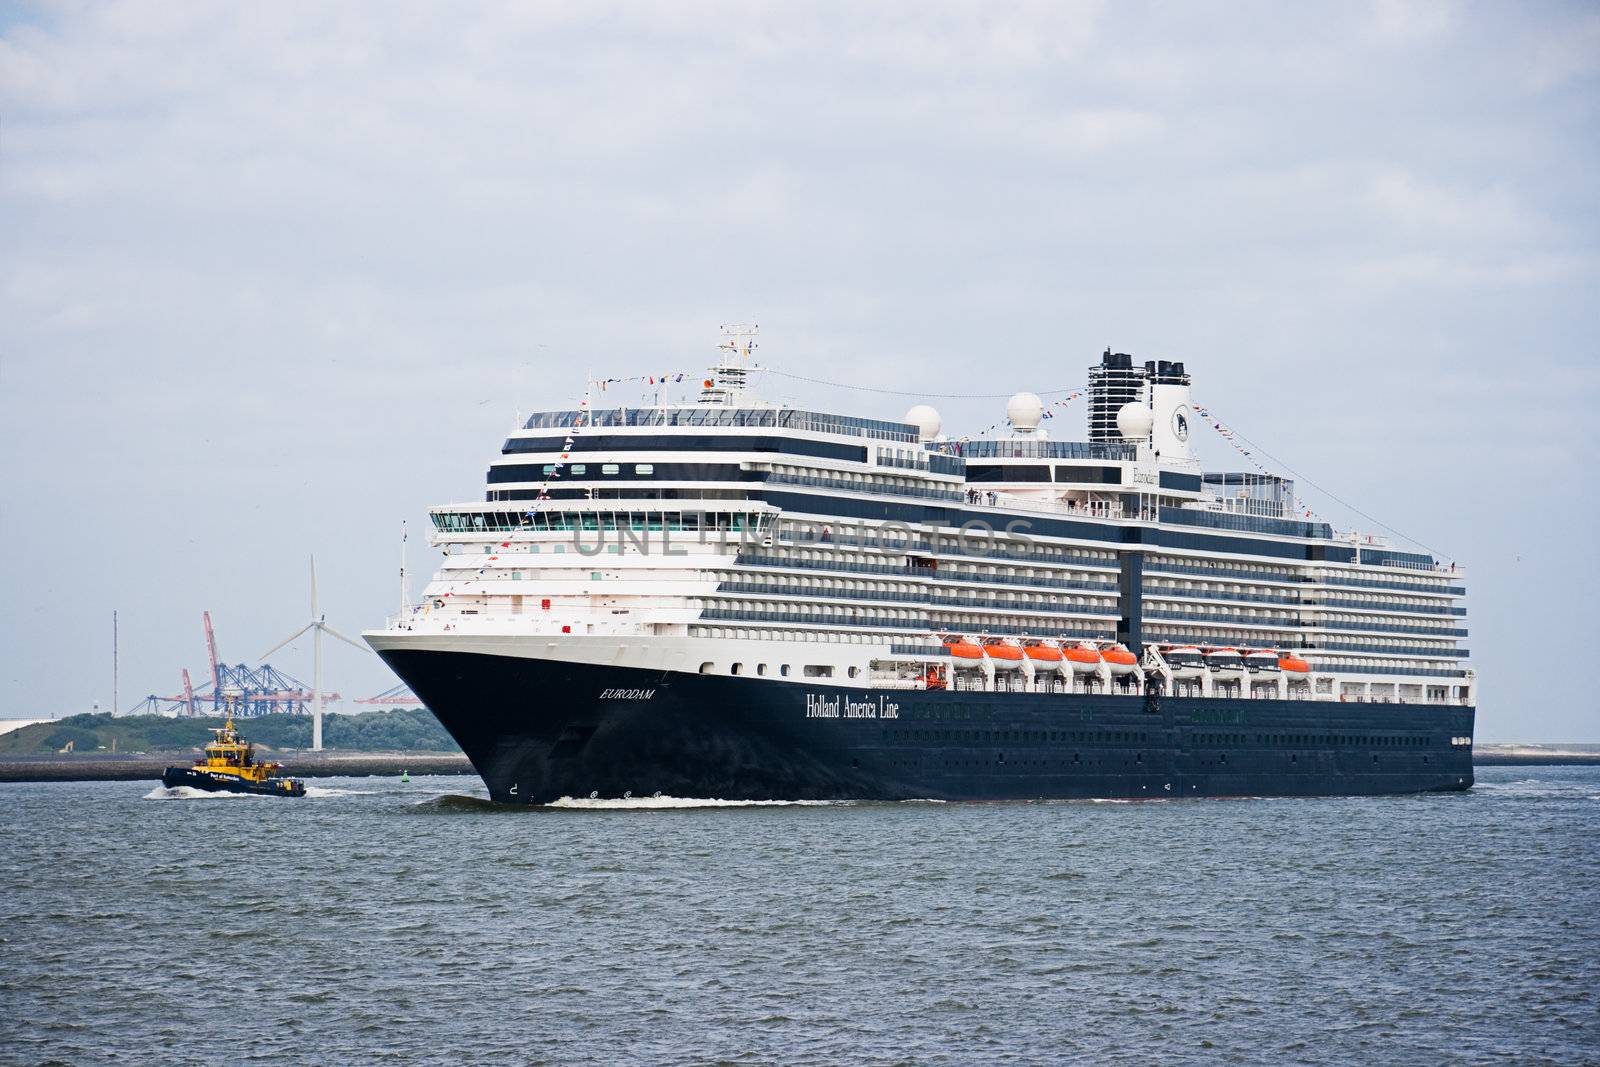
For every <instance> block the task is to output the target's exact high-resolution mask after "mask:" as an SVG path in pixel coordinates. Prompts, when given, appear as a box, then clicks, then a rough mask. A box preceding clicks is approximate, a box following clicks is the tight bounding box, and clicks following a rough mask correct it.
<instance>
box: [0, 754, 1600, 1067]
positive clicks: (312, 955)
mask: <svg viewBox="0 0 1600 1067" xmlns="http://www.w3.org/2000/svg"><path fill="white" fill-rule="evenodd" d="M1479 782H1480V784H1479V786H1478V787H1477V788H1476V789H1475V790H1473V791H1472V792H1471V793H1470V794H1465V795H1452V796H1427V797H1397V798H1382V799H1362V800H1344V799H1339V800H1261V801H1209V802H1207V801H1200V802H1183V801H1174V802H1166V803H1135V804H989V805H961V804H860V805H806V806H798V805H794V806H789V805H779V806H770V805H768V806H759V805H758V806H717V807H692V806H689V807H686V806H683V805H682V804H681V802H676V803H675V802H672V801H667V800H662V801H654V802H652V801H643V802H640V803H639V804H637V805H636V806H635V807H634V808H633V809H630V810H618V806H617V805H608V804H591V803H589V802H582V803H579V804H575V805H573V806H572V807H569V808H566V809H563V810H545V811H515V810H505V809H499V808H495V807H493V806H491V805H489V804H488V803H487V802H485V801H483V800H481V799H478V798H481V797H482V795H483V793H482V789H481V788H480V787H479V785H478V783H477V781H476V780H475V779H468V778H421V779H416V780H413V781H412V782H411V783H410V784H408V785H402V784H400V783H399V782H398V781H397V780H393V779H389V780H379V779H339V780H332V781H323V782H318V783H317V785H316V787H315V788H314V789H313V792H312V795H311V796H309V797H307V798H306V799H304V800H299V801H296V800H287V799H279V798H254V797H227V798H213V797H194V796H187V797H184V796H169V795H168V794H167V791H165V790H161V789H155V790H152V789H151V787H150V785H149V784H148V783H144V784H140V783H96V784H71V785H29V786H0V1060H5V1061H10V1062H19V1063H37V1062H50V1061H56V1062H64V1063H74V1064H76V1063H90V1062H108V1061H110V1062H126V1063H139V1064H144V1063H152V1062H173V1063H179V1062H223V1061H229V1062H233V1061H257V1060H259V1061H275V1062H285V1063H351V1062H366V1063H375V1062H394V1063H407V1064H410V1063H423V1062H430V1063H432V1062H437V1063H482V1062H516V1063H527V1062H543V1063H556V1064H567V1063H586V1062H593V1063H618V1062H628V1063H677V1062H708V1061H732V1062H752V1063H770V1062H781V1063H815V1064H834V1063H855V1062H873V1063H924V1062H925V1063H950V1064H968V1063H985V1062H1017V1063H1036V1062H1044V1061H1049V1060H1052V1059H1054V1060H1063V1059H1080V1060H1093V1061H1097V1062H1124V1063H1141V1064H1142V1063H1146V1062H1150V1061H1152V1060H1154V1061H1169V1062H1170V1061H1183V1060H1213V1059H1221V1060H1235V1061H1252V1062H1274V1063H1278V1062H1348V1061H1354V1060H1363V1061H1380V1062H1400V1061H1410V1062H1429V1063H1433V1062H1440V1061H1463V1062H1465V1061H1473V1062H1481V1061H1494V1060H1505V1061H1517V1062H1526V1061H1530V1060H1531V1061H1538V1060H1548V1061H1557V1062H1581V1061H1591V1062H1592V1061H1594V1060H1596V1059H1597V1058H1600V862H1597V861H1600V835H1597V831H1600V768H1536V769H1528V768H1486V769H1483V770H1482V771H1481V772H1480V777H1479Z"/></svg>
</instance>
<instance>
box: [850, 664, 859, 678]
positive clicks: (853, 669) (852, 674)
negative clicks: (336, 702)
mask: <svg viewBox="0 0 1600 1067" xmlns="http://www.w3.org/2000/svg"><path fill="white" fill-rule="evenodd" d="M860 673H861V668H860V667H851V668H850V671H849V674H850V677H852V678H854V677H855V676H856V675H858V674H860Z"/></svg>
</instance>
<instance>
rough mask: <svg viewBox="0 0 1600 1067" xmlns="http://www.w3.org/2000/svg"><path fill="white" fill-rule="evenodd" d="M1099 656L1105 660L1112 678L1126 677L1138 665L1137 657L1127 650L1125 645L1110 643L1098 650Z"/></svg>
mask: <svg viewBox="0 0 1600 1067" xmlns="http://www.w3.org/2000/svg"><path fill="white" fill-rule="evenodd" d="M1100 658H1101V659H1103V660H1105V661H1106V666H1107V667H1108V668H1109V669H1110V671H1111V675H1112V677H1114V678H1126V677H1127V676H1128V675H1130V674H1132V673H1133V672H1134V668H1136V667H1138V666H1139V657H1138V656H1135V655H1134V654H1133V653H1132V652H1129V651H1128V647H1127V646H1126V645H1112V646H1111V647H1110V648H1107V649H1103V650H1102V651H1101V652H1100Z"/></svg>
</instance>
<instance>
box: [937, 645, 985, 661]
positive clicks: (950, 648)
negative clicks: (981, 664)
mask: <svg viewBox="0 0 1600 1067" xmlns="http://www.w3.org/2000/svg"><path fill="white" fill-rule="evenodd" d="M944 650H945V652H946V653H947V654H949V655H951V656H954V657H955V658H956V659H982V658H983V649H982V648H981V647H979V646H978V645H975V644H973V643H972V642H971V641H946V642H945V645H944Z"/></svg>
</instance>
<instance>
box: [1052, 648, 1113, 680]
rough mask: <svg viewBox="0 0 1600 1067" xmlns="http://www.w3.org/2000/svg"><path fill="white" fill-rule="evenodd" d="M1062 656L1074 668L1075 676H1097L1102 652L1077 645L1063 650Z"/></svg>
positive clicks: (1101, 661)
mask: <svg viewBox="0 0 1600 1067" xmlns="http://www.w3.org/2000/svg"><path fill="white" fill-rule="evenodd" d="M1061 656H1062V658H1063V659H1065V660H1066V661H1067V663H1068V664H1069V665H1070V666H1071V667H1072V673H1073V674H1096V673H1098V672H1099V670H1100V664H1101V663H1103V662H1105V661H1104V660H1102V659H1101V658H1100V650H1099V649H1097V648H1093V647H1091V646H1089V645H1075V646H1073V647H1072V648H1065V649H1062V650H1061Z"/></svg>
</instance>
